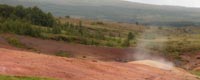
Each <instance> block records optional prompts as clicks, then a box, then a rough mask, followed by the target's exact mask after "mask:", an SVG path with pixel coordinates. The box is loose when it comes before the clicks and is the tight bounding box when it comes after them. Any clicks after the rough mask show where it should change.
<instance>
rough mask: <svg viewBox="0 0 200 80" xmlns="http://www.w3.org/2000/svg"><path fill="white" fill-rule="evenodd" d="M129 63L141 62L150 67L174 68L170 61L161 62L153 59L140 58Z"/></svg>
mask: <svg viewBox="0 0 200 80" xmlns="http://www.w3.org/2000/svg"><path fill="white" fill-rule="evenodd" d="M129 63H133V64H143V65H148V66H151V67H155V68H160V69H164V70H172V69H173V68H174V66H173V64H172V63H170V62H165V63H161V62H158V61H153V60H141V61H133V62H129Z"/></svg>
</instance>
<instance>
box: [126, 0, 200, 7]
mask: <svg viewBox="0 0 200 80" xmlns="http://www.w3.org/2000/svg"><path fill="white" fill-rule="evenodd" d="M125 1H132V2H140V3H147V4H157V5H172V6H184V7H198V8H200V0H125Z"/></svg>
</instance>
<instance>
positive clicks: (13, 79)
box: [0, 75, 56, 80]
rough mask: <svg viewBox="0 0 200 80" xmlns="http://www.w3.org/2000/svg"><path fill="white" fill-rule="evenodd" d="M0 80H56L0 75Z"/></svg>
mask: <svg viewBox="0 0 200 80" xmlns="http://www.w3.org/2000/svg"><path fill="white" fill-rule="evenodd" d="M0 80H56V79H50V78H39V77H20V76H5V75H0Z"/></svg>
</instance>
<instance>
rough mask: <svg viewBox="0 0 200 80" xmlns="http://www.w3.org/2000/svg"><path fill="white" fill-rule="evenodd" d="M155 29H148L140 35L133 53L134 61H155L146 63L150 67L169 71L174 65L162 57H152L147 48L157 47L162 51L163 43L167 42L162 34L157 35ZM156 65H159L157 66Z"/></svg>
mask: <svg viewBox="0 0 200 80" xmlns="http://www.w3.org/2000/svg"><path fill="white" fill-rule="evenodd" d="M157 31H158V30H157V28H155V27H150V29H148V30H146V31H145V32H144V33H143V34H141V36H140V39H138V44H137V47H136V51H135V53H134V55H133V56H134V59H135V60H137V61H140V60H151V61H155V62H154V63H155V64H154V63H153V62H149V61H148V62H147V63H149V64H151V63H152V65H154V66H156V67H158V68H161V69H166V70H170V69H172V68H173V67H174V64H173V63H172V62H170V61H167V60H166V59H164V58H163V57H160V56H154V55H153V54H151V53H152V51H150V50H149V49H148V48H147V47H148V46H157V48H159V49H164V43H163V42H165V41H167V38H165V37H164V36H163V35H162V34H159V33H158V32H157ZM156 63H160V64H157V65H156Z"/></svg>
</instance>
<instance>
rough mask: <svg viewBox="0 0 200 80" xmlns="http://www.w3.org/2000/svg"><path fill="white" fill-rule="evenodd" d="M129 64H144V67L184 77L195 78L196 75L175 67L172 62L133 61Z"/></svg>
mask: <svg viewBox="0 0 200 80" xmlns="http://www.w3.org/2000/svg"><path fill="white" fill-rule="evenodd" d="M129 63H131V64H142V65H147V66H150V67H154V68H159V69H163V70H168V71H170V72H174V73H177V74H182V75H187V76H194V75H192V74H190V73H188V72H187V71H185V70H183V69H181V68H178V67H175V66H174V65H173V63H171V62H163V61H161V62H159V61H153V60H141V61H133V62H129ZM194 77H195V76H194Z"/></svg>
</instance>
